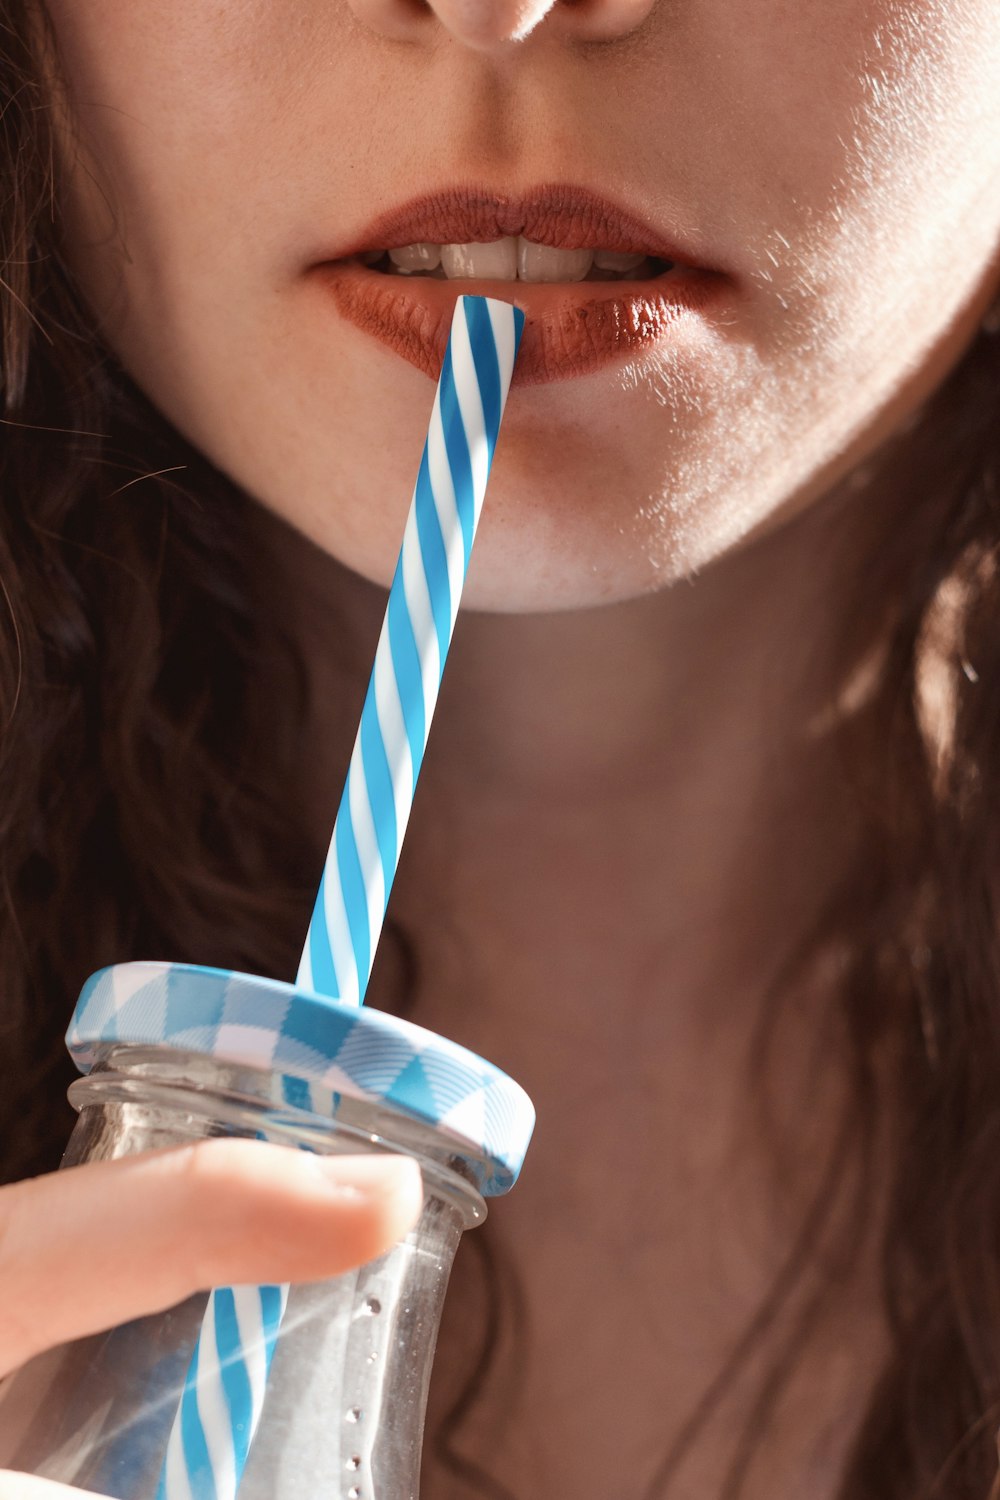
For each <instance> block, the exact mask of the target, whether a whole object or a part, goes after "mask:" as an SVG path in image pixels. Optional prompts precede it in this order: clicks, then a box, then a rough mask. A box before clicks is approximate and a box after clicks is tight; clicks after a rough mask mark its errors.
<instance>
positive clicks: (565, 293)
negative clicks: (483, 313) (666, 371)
mask: <svg viewBox="0 0 1000 1500" xmlns="http://www.w3.org/2000/svg"><path fill="white" fill-rule="evenodd" d="M314 274H315V275H316V276H317V277H318V278H319V279H320V280H321V282H322V283H323V284H324V285H325V287H326V288H327V289H328V290H329V292H330V294H331V296H332V297H333V300H334V302H335V304H336V306H337V308H338V310H339V312H340V313H341V315H342V316H343V317H344V318H346V319H347V321H348V322H349V323H353V324H354V326H355V327H356V328H360V329H361V330H362V331H363V332H364V333H369V334H371V335H372V337H373V338H376V339H378V340H379V342H380V343H382V344H385V345H387V346H388V348H390V349H392V350H393V352H394V353H395V354H399V355H401V356H402V358H403V359H405V360H407V361H408V362H409V363H410V364H411V365H415V366H416V367H417V369H418V370H422V371H423V372H424V374H425V375H429V376H430V377H431V379H432V380H437V378H438V376H439V374H440V372H441V365H442V363H443V361H444V354H445V349H446V348H447V344H448V335H449V332H450V330H451V320H452V316H453V314H454V310H455V303H456V301H457V299H458V298H459V297H460V296H462V295H466V296H478V297H496V298H498V299H499V300H501V301H504V302H513V303H514V305H515V306H516V307H519V308H521V310H522V311H523V312H524V315H525V326H524V334H523V336H522V340H521V345H520V349H519V352H518V357H517V363H516V365H515V366H514V376H513V380H512V382H511V384H512V385H543V384H547V383H548V382H549V381H552V380H571V379H573V378H575V377H576V376H579V375H587V374H589V373H590V372H591V371H593V370H597V369H600V368H601V367H602V366H604V365H608V364H613V363H615V362H616V361H620V360H622V359H623V358H626V357H628V356H630V355H633V354H635V353H636V352H638V351H640V350H650V349H652V348H653V347H654V346H656V345H658V344H662V343H664V342H665V341H667V340H669V341H671V342H673V341H674V340H675V339H677V338H678V336H679V335H680V334H681V332H682V330H683V329H684V327H685V325H688V324H691V323H693V322H694V321H696V320H698V319H699V318H700V317H702V316H703V315H704V314H705V313H706V312H708V311H709V309H710V307H711V305H712V304H713V303H715V302H717V301H718V300H719V298H720V295H721V294H722V292H723V288H724V287H725V285H726V283H727V278H726V277H724V276H722V275H720V274H719V273H717V272H710V271H696V270H691V269H688V268H686V267H685V268H675V269H674V270H673V271H670V272H669V273H667V274H665V275H662V276H657V277H654V278H652V279H650V280H648V281H614V282H611V281H604V282H601V281H578V282H574V283H569V282H566V283H558V284H552V283H549V284H546V283H530V282H523V281H515V282H511V281H486V280H481V279H480V280H469V281H458V280H456V281H441V280H434V279H433V278H431V277H427V276H419V277H413V278H410V277H405V276H393V275H387V274H386V273H385V272H381V271H373V270H371V269H369V267H367V266H365V265H363V264H362V263H361V262H360V261H354V260H349V261H324V262H323V263H322V264H321V265H319V266H317V267H315V273H314Z"/></svg>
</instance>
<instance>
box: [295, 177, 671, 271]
mask: <svg viewBox="0 0 1000 1500" xmlns="http://www.w3.org/2000/svg"><path fill="white" fill-rule="evenodd" d="M509 235H524V236H525V238H526V239H529V240H533V241H534V242H535V243H536V244H539V245H551V246H553V247H555V248H557V249H561V250H580V249H595V250H598V249H603V250H615V251H620V252H623V253H627V254H632V255H638V254H642V255H651V256H655V257H656V258H657V259H659V260H669V261H677V262H680V263H681V264H688V265H690V264H693V259H692V256H691V255H690V254H689V253H687V252H686V251H685V249H684V247H683V246H682V245H679V244H677V243H676V241H673V240H667V239H665V238H664V237H663V235H662V234H661V233H660V232H659V230H657V229H656V228H655V227H654V226H652V225H650V224H648V223H647V222H646V221H645V220H644V219H643V218H642V217H640V216H639V215H637V214H635V213H633V212H632V211H631V210H629V209H627V208H625V207H623V206H622V205H620V204H617V203H614V202H613V201H612V200H610V199H608V198H605V197H603V196H602V195H601V194H599V193H595V192H593V191H591V189H589V188H585V187H577V186H574V185H572V184H568V183H544V184H542V185H540V186H538V187H533V188H529V189H528V190H527V191H526V192H524V193H520V194H517V195H514V194H510V193H500V192H494V191H491V190H490V189H488V188H484V187H480V186H476V185H469V186H460V187H452V188H442V189H441V190H440V191H438V192H433V193H425V194H423V195H422V196H421V197H419V198H411V199H409V200H408V201H407V202H406V203H402V204H400V205H399V206H398V207H396V208H390V209H387V210H386V211H385V212H384V213H381V214H379V215H378V217H377V218H375V219H373V220H372V221H371V222H370V223H369V224H367V225H366V226H365V228H364V229H362V230H361V231H360V232H359V233H358V234H357V235H356V236H355V237H354V238H353V239H352V240H351V241H350V243H349V244H346V245H345V246H343V247H341V248H339V249H337V250H335V251H334V252H332V253H330V254H327V255H325V256H323V257H322V259H323V260H327V261H329V260H347V259H349V258H350V257H351V256H354V255H362V254H365V253H368V252H371V251H374V250H393V249H397V248H398V247H399V246H401V245H414V244H417V243H419V242H420V241H428V242H430V243H431V244H436V245H465V244H488V243H489V242H490V241H491V240H499V239H503V238H505V237H507V236H509Z"/></svg>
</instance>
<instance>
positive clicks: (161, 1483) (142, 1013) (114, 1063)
mask: <svg viewBox="0 0 1000 1500" xmlns="http://www.w3.org/2000/svg"><path fill="white" fill-rule="evenodd" d="M67 1042H68V1045H69V1047H70V1051H71V1053H72V1054H73V1056H74V1058H75V1059H76V1061H77V1063H78V1065H79V1066H80V1068H81V1071H82V1072H83V1074H84V1075H85V1076H84V1077H82V1078H81V1079H79V1080H78V1081H77V1082H76V1083H74V1084H73V1085H72V1086H71V1088H70V1090H69V1097H70V1100H71V1102H72V1104H73V1105H74V1107H75V1108H76V1109H77V1110H78V1111H79V1120H78V1121H77V1124H76V1127H75V1129H74V1131H73V1134H72V1136H71V1138H70V1142H69V1146H68V1149H67V1151H66V1155H65V1157H64V1160H63V1163H62V1166H63V1167H73V1166H77V1165H79V1164H80V1163H82V1162H87V1161H107V1160H110V1159H113V1158H116V1157H121V1156H127V1155H130V1154H132V1153H133V1152H137V1151H147V1150H150V1149H154V1148H156V1147H162V1146H169V1145H176V1144H181V1143H184V1142H191V1141H196V1140H203V1139H206V1138H208V1137H212V1136H220V1135H226V1136H242V1137H249V1138H252V1139H258V1140H266V1141H273V1142H277V1143H279V1144H282V1145H285V1146H287V1147H288V1148H290V1149H297V1150H306V1151H315V1152H320V1153H324V1154H327V1155H333V1154H337V1153H350V1154H352V1155H356V1154H358V1153H361V1152H387V1151H389V1152H405V1153H407V1154H408V1155H410V1156H413V1157H415V1158H416V1159H417V1161H418V1162H419V1163H420V1167H421V1170H422V1174H423V1180H424V1205H423V1210H422V1212H421V1215H420V1218H419V1220H418V1222H417V1223H416V1224H415V1225H414V1227H413V1228H412V1229H411V1230H410V1232H409V1233H408V1234H407V1235H406V1237H405V1238H404V1239H402V1240H400V1241H399V1242H398V1243H397V1244H396V1245H394V1246H393V1247H392V1248H391V1249H390V1250H388V1251H387V1252H386V1253H385V1254H383V1255H382V1256H380V1257H379V1258H378V1259H377V1260H375V1261H372V1262H370V1263H369V1264H367V1265H364V1266H362V1267H360V1268H359V1269H357V1270H355V1271H350V1272H347V1273H346V1274H343V1275H340V1276H337V1277H334V1278H332V1279H330V1280H327V1281H323V1282H313V1283H309V1284H303V1285H296V1286H292V1287H290V1288H283V1287H282V1288H231V1289H213V1290H211V1291H210V1290H206V1291H204V1292H200V1293H198V1294H197V1295H195V1296H193V1297H190V1298H188V1299H187V1300H186V1301H185V1302H183V1303H181V1304H180V1305H178V1306H176V1307H172V1308H169V1309H167V1310H166V1311H165V1312H161V1313H156V1314H153V1315H151V1316H149V1317H143V1318H139V1319H136V1320H134V1321H132V1322H130V1323H127V1324H124V1325H122V1326H119V1327H117V1328H113V1329H111V1330H109V1331H107V1332H103V1333H97V1334H93V1335H90V1336H88V1337H86V1338H82V1339H77V1340H75V1341H73V1342H72V1343H69V1344H65V1345H63V1346H61V1347H59V1348H56V1349H52V1350H48V1351H46V1352H44V1353H42V1354H40V1355H38V1356H36V1357H35V1358H34V1359H32V1360H30V1361H29V1362H28V1363H27V1364H26V1365H24V1366H22V1367H21V1368H20V1369H19V1370H17V1371H15V1372H14V1373H13V1374H12V1375H10V1376H9V1377H8V1378H7V1380H6V1381H4V1382H3V1383H2V1384H0V1467H2V1468H9V1469H16V1470H21V1471H24V1472H27V1473H30V1474H36V1475H39V1476H42V1477H45V1478H48V1479H54V1480H58V1481H61V1482H62V1483H65V1484H71V1485H74V1486H76V1487H77V1488H80V1489H84V1490H90V1491H93V1492H96V1493H98V1494H103V1495H109V1496H114V1497H116V1500H227V1497H232V1496H234V1495H235V1494H236V1492H237V1490H238V1493H239V1497H240V1500H416V1497H417V1496H418V1494H419V1482H420V1452H421V1443H422V1436H423V1424H424V1413H425V1408H426V1402H427V1391H428V1385H429V1381H430V1373H431V1364H432V1360H433V1356H434V1347H435V1343H436V1339H437V1331H438V1326H439V1322H440V1318H441V1311H442V1306H443V1302H444V1295H445V1290H446V1287H447V1283H448V1277H449V1273H450V1270H451V1265H452V1261H453V1258H454V1255H455V1252H456V1250H457V1248H458V1242H459V1239H460V1237H461V1235H462V1232H463V1230H465V1229H470V1228H473V1227H474V1226H476V1225H478V1224H481V1223H482V1222H483V1220H484V1219H485V1216H486V1205H485V1202H484V1199H485V1198H488V1197H491V1196H495V1195H497V1194H501V1193H504V1192H506V1191H507V1190H508V1189H509V1188H510V1187H511V1186H512V1185H513V1183H514V1181H515V1179H516V1177H517V1174H518V1171H519V1170H520V1166H521V1163H522V1161H523V1158H524V1153H525V1150H526V1148H527V1144H528V1140H529V1138H530V1134H531V1130H532V1126H533V1123H534V1111H533V1109H532V1106H531V1102H530V1100H529V1099H528V1096H527V1095H526V1094H525V1093H524V1091H523V1090H522V1089H521V1088H520V1087H519V1086H518V1085H517V1084H516V1083H514V1081H513V1080H512V1079H510V1078H508V1077H507V1076H506V1075H505V1074H504V1073H502V1072H500V1070H499V1069H497V1068H495V1067H493V1066H492V1065H491V1064H490V1063H488V1062H486V1061H484V1060H483V1059H482V1058H479V1057H477V1056H476V1055H475V1054H474V1053H471V1052H469V1051H467V1050H466V1049H465V1048H462V1047H459V1046H457V1045H456V1044H454V1043H452V1042H450V1041H448V1040H446V1039H445V1038H443V1037H439V1036H437V1035H435V1034H434V1033H432V1032H429V1031H427V1030H425V1029H424V1028H423V1027H420V1026H415V1025H413V1024H412V1023H411V1022H407V1021H403V1020H400V1019H399V1018H398V1017H395V1016H390V1015H386V1014H384V1013H381V1012H378V1011H373V1010H369V1009H368V1008H367V1007H356V1006H347V1005H341V1004H339V1003H338V1002H337V1001H331V1000H329V999H328V998H326V997H323V996H319V995H315V994H312V993H311V992H309V991H306V990H302V989H297V988H296V987H295V986H293V985H288V984H282V983H280V982H279V981H275V980H271V979H264V978H260V977H258V976H254V975H245V974H238V973H233V972H230V971H225V970H219V969H208V968H202V967H199V966H195V965H188V964H169V963H129V964H120V965H115V966H114V967H112V968H110V969H103V970H101V971H100V972H99V973H97V974H95V975H94V976H92V978H91V979H90V980H88V981H87V984H86V985H85V986H84V988H83V991H82V993H81V995H80V999H79V1001H78V1004H77V1007H76V1010H75V1012H74V1015H73V1019H72V1021H71V1024H70V1028H69V1031H68V1033H67ZM213 1309H214V1310H215V1311H213ZM223 1313H225V1315H226V1316H227V1317H228V1319H229V1327H230V1337H229V1342H228V1344H227V1343H226V1340H225V1338H224V1337H223V1335H222V1333H221V1332H220V1329H219V1327H217V1326H216V1322H217V1321H218V1320H220V1319H221V1317H222V1314H223ZM213 1320H216V1321H213ZM209 1329H211V1330H212V1332H211V1337H209V1332H208V1330H209ZM251 1398H252V1399H251ZM251 1406H252V1407H253V1416H252V1417H251V1416H250V1408H251Z"/></svg>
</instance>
